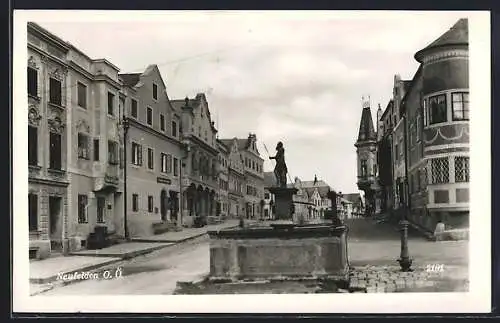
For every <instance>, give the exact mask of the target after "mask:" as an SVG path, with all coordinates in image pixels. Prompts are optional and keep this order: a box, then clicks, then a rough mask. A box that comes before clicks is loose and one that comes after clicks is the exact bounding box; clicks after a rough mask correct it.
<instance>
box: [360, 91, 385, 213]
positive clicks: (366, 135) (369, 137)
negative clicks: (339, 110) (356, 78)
mask: <svg viewBox="0 0 500 323" xmlns="http://www.w3.org/2000/svg"><path fill="white" fill-rule="evenodd" d="M354 146H355V147H356V155H357V173H358V176H357V177H358V181H357V185H358V188H359V190H361V191H363V192H364V193H365V201H366V205H365V211H366V215H367V216H370V215H373V214H375V213H378V212H380V205H381V203H380V195H381V194H380V193H381V189H380V185H379V180H378V176H377V174H378V167H377V166H378V165H377V149H378V144H377V133H376V132H375V129H374V127H373V119H372V113H371V107H370V101H369V100H367V101H364V102H363V110H362V113H361V121H360V125H359V132H358V139H357V140H356V143H355V144H354Z"/></svg>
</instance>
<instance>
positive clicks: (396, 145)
mask: <svg viewBox="0 0 500 323" xmlns="http://www.w3.org/2000/svg"><path fill="white" fill-rule="evenodd" d="M398 148H399V147H398V144H395V145H394V160H395V161H398V156H399V154H398V152H399V150H398Z"/></svg>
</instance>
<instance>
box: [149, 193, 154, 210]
mask: <svg viewBox="0 0 500 323" xmlns="http://www.w3.org/2000/svg"><path fill="white" fill-rule="evenodd" d="M153 208H154V205H153V197H152V196H151V195H149V196H148V212H149V213H153Z"/></svg>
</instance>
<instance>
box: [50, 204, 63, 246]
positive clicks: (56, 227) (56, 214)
mask: <svg viewBox="0 0 500 323" xmlns="http://www.w3.org/2000/svg"><path fill="white" fill-rule="evenodd" d="M61 201H62V199H61V198H60V197H58V196H50V197H49V236H50V248H51V250H52V251H56V252H60V251H62V217H61V204H62V203H61Z"/></svg>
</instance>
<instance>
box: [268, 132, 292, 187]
mask: <svg viewBox="0 0 500 323" xmlns="http://www.w3.org/2000/svg"><path fill="white" fill-rule="evenodd" d="M269 159H274V160H276V166H275V167H274V176H276V182H277V186H278V187H286V174H287V172H288V169H287V167H286V163H285V148H283V143H282V142H281V141H280V142H278V144H277V145H276V156H270V157H269Z"/></svg>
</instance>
